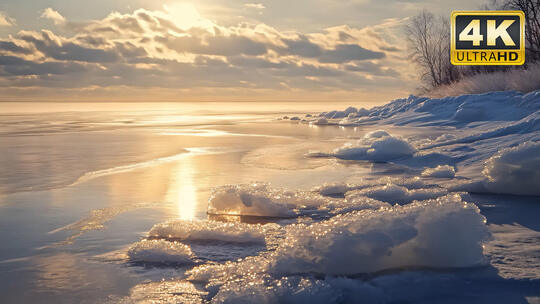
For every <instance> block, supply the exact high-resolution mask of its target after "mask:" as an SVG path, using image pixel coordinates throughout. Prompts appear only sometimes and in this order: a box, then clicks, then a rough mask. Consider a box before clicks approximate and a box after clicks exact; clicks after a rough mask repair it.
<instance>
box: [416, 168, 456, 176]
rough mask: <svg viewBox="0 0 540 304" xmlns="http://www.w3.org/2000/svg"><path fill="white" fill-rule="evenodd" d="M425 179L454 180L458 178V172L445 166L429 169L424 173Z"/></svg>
mask: <svg viewBox="0 0 540 304" xmlns="http://www.w3.org/2000/svg"><path fill="white" fill-rule="evenodd" d="M422 176H424V177H437V178H453V177H454V176H456V170H455V169H454V167H452V166H448V165H444V166H440V165H439V166H437V167H435V168H427V169H426V170H424V171H423V172H422Z"/></svg>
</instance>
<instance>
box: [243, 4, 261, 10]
mask: <svg viewBox="0 0 540 304" xmlns="http://www.w3.org/2000/svg"><path fill="white" fill-rule="evenodd" d="M244 6H245V7H248V8H255V9H265V8H266V7H265V6H264V4H262V3H246V4H244Z"/></svg>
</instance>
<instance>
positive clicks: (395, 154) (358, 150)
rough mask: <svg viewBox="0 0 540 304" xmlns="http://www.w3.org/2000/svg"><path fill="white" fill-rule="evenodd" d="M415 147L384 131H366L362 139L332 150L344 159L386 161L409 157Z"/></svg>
mask: <svg viewBox="0 0 540 304" xmlns="http://www.w3.org/2000/svg"><path fill="white" fill-rule="evenodd" d="M415 152H416V149H415V148H414V147H413V146H412V145H411V144H409V143H408V142H407V141H406V140H404V139H402V138H399V137H394V136H392V135H390V134H388V133H387V132H386V131H375V132H371V133H368V134H366V135H365V136H364V138H363V139H361V140H359V141H357V142H354V143H346V144H345V145H344V146H342V147H340V148H338V149H336V150H335V151H334V156H335V157H337V158H340V159H346V160H370V161H374V162H387V161H391V160H395V159H399V158H404V157H410V156H412V155H413V154H414V153H415Z"/></svg>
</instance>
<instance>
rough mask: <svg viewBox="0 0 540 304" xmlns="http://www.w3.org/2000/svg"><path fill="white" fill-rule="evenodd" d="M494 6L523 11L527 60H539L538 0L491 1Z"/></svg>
mask: <svg viewBox="0 0 540 304" xmlns="http://www.w3.org/2000/svg"><path fill="white" fill-rule="evenodd" d="M493 5H494V6H495V7H499V8H504V9H513V10H520V11H523V13H525V47H526V51H527V54H526V58H527V62H535V61H538V60H540V0H502V2H500V1H496V0H495V1H493Z"/></svg>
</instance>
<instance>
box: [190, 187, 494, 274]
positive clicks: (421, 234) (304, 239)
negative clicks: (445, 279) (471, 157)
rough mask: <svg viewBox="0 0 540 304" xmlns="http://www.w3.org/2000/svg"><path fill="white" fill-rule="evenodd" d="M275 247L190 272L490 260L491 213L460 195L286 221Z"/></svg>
mask: <svg viewBox="0 0 540 304" xmlns="http://www.w3.org/2000/svg"><path fill="white" fill-rule="evenodd" d="M284 229H285V230H286V233H285V239H284V240H283V241H282V242H280V243H279V245H278V247H277V248H276V250H275V251H273V252H269V253H267V254H266V255H260V256H256V257H249V258H246V259H244V260H241V261H238V262H227V263H225V264H221V265H205V266H201V267H196V268H194V269H193V270H191V271H190V276H191V279H193V280H197V281H209V280H218V281H221V282H223V281H227V280H232V279H234V278H236V279H240V280H249V278H250V277H251V276H252V275H254V274H256V273H269V274H272V275H274V276H278V277H279V276H284V275H295V274H305V273H319V274H326V275H352V274H361V273H374V272H379V271H383V270H390V269H403V268H408V267H429V268H449V267H471V266H477V265H482V264H484V263H485V262H486V261H485V258H484V255H483V247H482V245H483V243H484V242H486V241H487V240H488V239H489V238H490V234H489V231H488V228H487V226H486V224H485V218H484V217H483V216H482V215H481V214H480V212H479V209H478V208H477V207H476V205H474V204H468V203H466V202H464V201H462V200H461V197H460V196H459V195H457V194H455V195H448V196H444V197H441V198H438V199H434V200H426V201H417V202H413V203H411V204H408V205H405V206H400V205H395V206H392V207H383V208H379V209H368V210H362V211H355V212H350V213H347V214H341V215H336V216H334V217H332V218H330V219H328V220H324V221H320V222H314V223H312V224H305V223H299V224H292V225H288V226H285V228H284Z"/></svg>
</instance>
